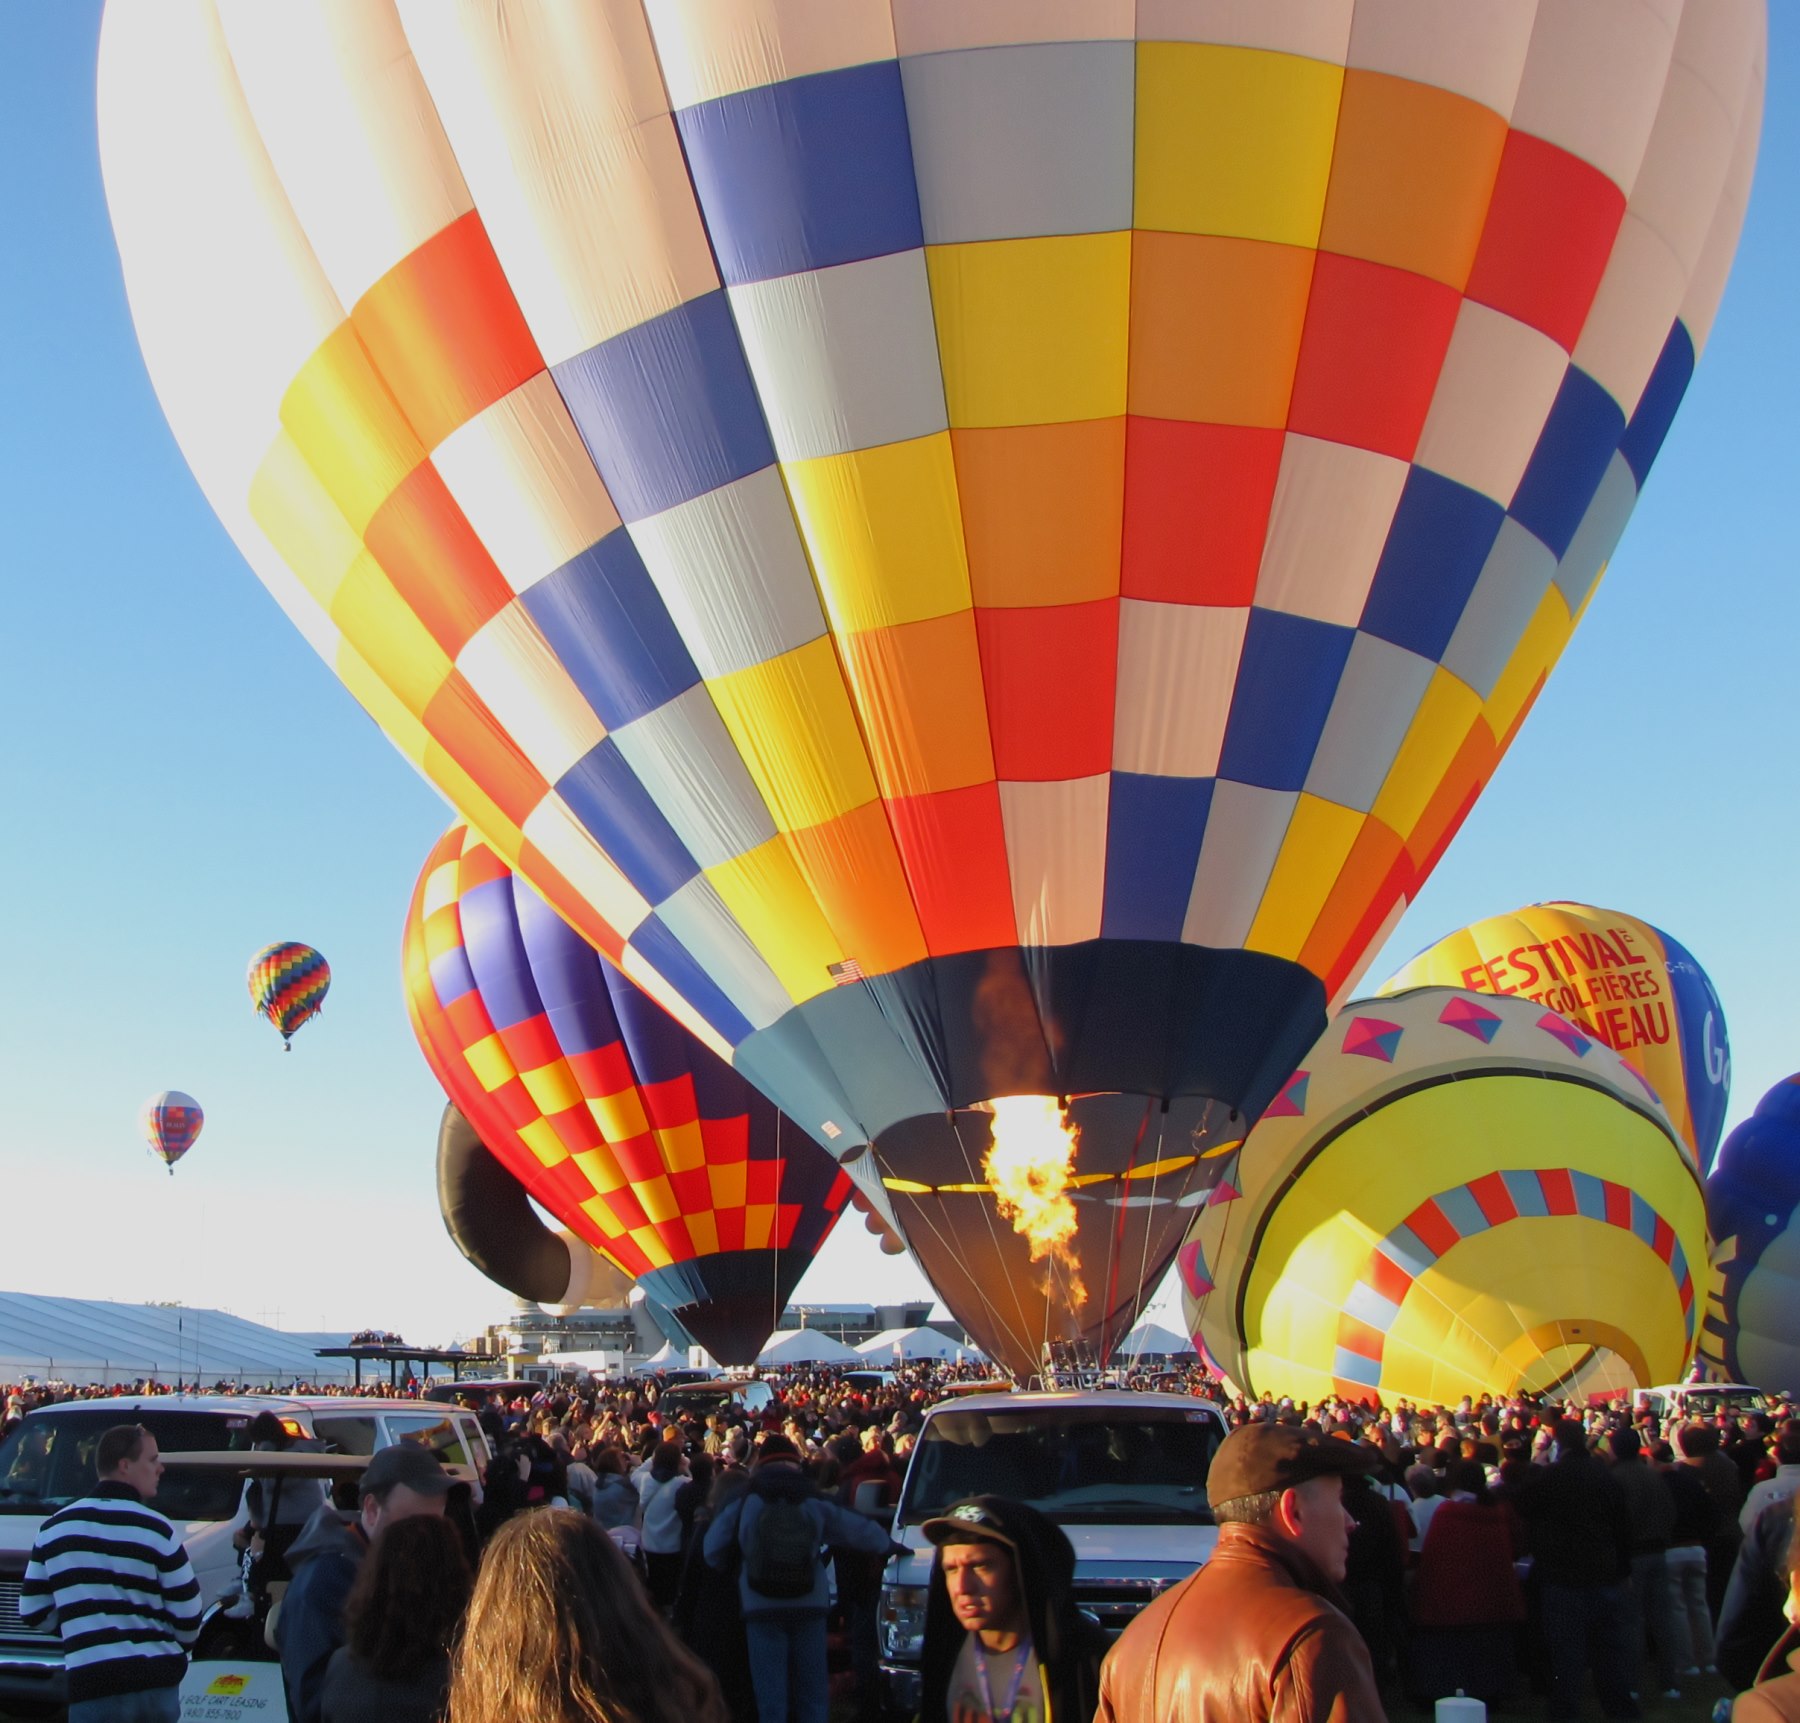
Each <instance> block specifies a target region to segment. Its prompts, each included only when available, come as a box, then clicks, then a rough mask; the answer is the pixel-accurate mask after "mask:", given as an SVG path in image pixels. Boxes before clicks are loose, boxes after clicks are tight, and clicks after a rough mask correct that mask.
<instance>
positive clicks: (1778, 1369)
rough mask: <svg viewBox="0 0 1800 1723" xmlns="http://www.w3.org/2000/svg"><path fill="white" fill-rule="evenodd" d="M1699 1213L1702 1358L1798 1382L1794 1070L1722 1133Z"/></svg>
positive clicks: (1799, 1202) (1799, 1099) (1798, 1133)
mask: <svg viewBox="0 0 1800 1723" xmlns="http://www.w3.org/2000/svg"><path fill="white" fill-rule="evenodd" d="M1706 1213H1707V1219H1708V1222H1709V1224H1710V1225H1711V1227H1712V1234H1713V1239H1714V1241H1715V1242H1714V1245H1713V1259H1712V1260H1713V1287H1712V1296H1710V1297H1709V1298H1708V1299H1707V1308H1706V1316H1705V1320H1704V1321H1703V1322H1702V1324H1701V1333H1700V1355H1701V1357H1702V1359H1703V1360H1704V1361H1705V1362H1706V1364H1707V1365H1708V1366H1709V1367H1710V1369H1711V1371H1712V1373H1713V1374H1715V1375H1717V1376H1722V1377H1723V1378H1724V1379H1725V1380H1727V1381H1732V1382H1748V1383H1750V1384H1752V1385H1753V1386H1755V1387H1759V1388H1767V1389H1770V1390H1772V1391H1774V1390H1782V1389H1789V1388H1800V1284H1797V1283H1800V1076H1794V1077H1789V1078H1787V1079H1786V1080H1785V1081H1783V1082H1780V1083H1777V1084H1776V1085H1775V1087H1774V1088H1772V1089H1771V1090H1770V1091H1769V1092H1768V1093H1767V1094H1766V1095H1764V1096H1763V1098H1762V1099H1761V1100H1760V1101H1758V1102H1757V1103H1756V1111H1755V1112H1754V1113H1752V1114H1751V1115H1750V1117H1749V1118H1747V1119H1746V1120H1745V1121H1744V1122H1743V1123H1742V1124H1741V1125H1739V1126H1738V1127H1737V1129H1736V1130H1735V1131H1733V1132H1732V1133H1731V1135H1730V1136H1728V1137H1727V1138H1726V1139H1725V1144H1724V1147H1723V1148H1721V1149H1720V1150H1719V1159H1718V1162H1717V1164H1716V1165H1715V1166H1714V1167H1713V1170H1712V1175H1711V1177H1709V1178H1708V1179H1707V1181H1706ZM1670 1380H1673V1378H1670Z"/></svg>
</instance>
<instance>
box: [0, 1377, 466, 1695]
mask: <svg viewBox="0 0 1800 1723" xmlns="http://www.w3.org/2000/svg"><path fill="white" fill-rule="evenodd" d="M258 1412H273V1413H274V1414H275V1415H276V1417H278V1418H279V1419H280V1420H281V1421H282V1424H283V1425H284V1426H285V1427H286V1429H287V1433H288V1434H289V1435H290V1436H293V1437H297V1438H301V1439H312V1440H316V1441H317V1442H319V1443H320V1444H322V1445H323V1446H324V1447H326V1448H328V1449H330V1450H332V1451H333V1452H336V1453H340V1454H373V1453H374V1452H375V1451H376V1450H377V1449H379V1448H385V1447H387V1446H388V1445H389V1444H390V1443H393V1442H418V1443H421V1444H422V1445H424V1446H425V1447H428V1448H430V1449H431V1451H432V1452H433V1453H435V1454H436V1455H437V1456H438V1458H439V1459H440V1460H442V1461H444V1462H445V1463H446V1464H452V1465H460V1466H466V1467H469V1468H470V1469H471V1471H472V1472H473V1473H474V1474H475V1475H477V1476H479V1474H480V1472H481V1471H482V1470H483V1469H484V1468H485V1467H486V1465H487V1463H488V1458H489V1454H488V1446H487V1438H486V1437H485V1436H483V1435H482V1433H481V1426H480V1425H479V1423H477V1422H476V1419H475V1415H474V1413H472V1412H466V1411H464V1410H463V1409H462V1408H461V1407H457V1406H440V1405H433V1404H430V1403H428V1402H420V1401H417V1400H375V1399H367V1400H364V1399H348V1398H343V1397H339V1396H334V1395H301V1394H295V1395H263V1394H244V1395H224V1394H202V1395H179V1394H169V1395H158V1396H144V1397H125V1398H119V1399H108V1400H69V1401H65V1402H63V1403H62V1404H61V1405H55V1406H45V1407H41V1408H40V1409H39V1410H37V1411H35V1412H30V1413H28V1414H27V1415H26V1416H25V1417H24V1418H23V1419H21V1420H20V1421H19V1423H18V1424H17V1425H15V1426H14V1428H13V1429H12V1430H11V1431H10V1432H9V1433H8V1435H7V1437H6V1439H5V1440H4V1441H3V1442H0V1714H4V1715H5V1716H25V1715H28V1714H32V1713H36V1714H40V1715H43V1714H54V1713H56V1712H59V1711H60V1710H61V1707H62V1700H63V1667H62V1662H63V1657H62V1642H61V1640H60V1639H59V1638H58V1637H57V1635H56V1633H55V1632H54V1631H53V1630H44V1629H28V1628H27V1627H26V1626H25V1625H24V1623H23V1622H21V1621H20V1619H19V1592H20V1587H21V1584H22V1582H23V1580H24V1577H25V1564H26V1562H27V1561H28V1560H29V1558H30V1555H31V1546H32V1544H33V1543H34V1542H36V1540H37V1534H38V1528H39V1527H40V1526H41V1525H42V1524H43V1522H44V1519H45V1517H46V1516H47V1515H49V1514H51V1513H54V1512H55V1511H56V1509H58V1508H60V1507H65V1506H67V1505H68V1503H70V1502H72V1501H73V1500H75V1498H76V1497H77V1496H82V1495H86V1494H87V1493H88V1491H89V1490H91V1489H92V1488H93V1487H94V1448H95V1445H96V1444H97V1443H98V1442H99V1440H100V1436H101V1434H102V1432H104V1431H105V1430H107V1429H109V1428H110V1427H111V1426H112V1425H114V1424H126V1423H137V1424H142V1425H143V1426H144V1427H145V1428H146V1429H147V1430H149V1431H150V1433H151V1434H152V1435H153V1436H155V1438H156V1445H157V1447H158V1448H159V1449H161V1450H163V1451H164V1452H169V1453H174V1452H181V1451H188V1450H192V1451H195V1452H208V1453H211V1452H228V1451H230V1450H232V1449H242V1448H247V1447H248V1445H249V1428H250V1421H251V1419H252V1418H254V1417H255V1416H256V1414H257V1413H258ZM242 1498H243V1482H242V1480H241V1479H240V1478H237V1477H235V1476H231V1475H227V1474H223V1473H211V1474H209V1473H201V1472H188V1471H183V1470H181V1469H179V1468H176V1467H171V1468H170V1470H169V1471H168V1472H167V1473H166V1474H165V1475H164V1477H163V1481H162V1487H161V1489H160V1490H158V1492H157V1495H156V1500H155V1501H154V1502H153V1503H152V1506H154V1507H155V1508H156V1509H157V1511H158V1512H159V1513H163V1514H166V1515H167V1516H168V1517H169V1518H170V1519H171V1520H172V1521H174V1523H175V1527H176V1530H177V1531H178V1532H179V1533H180V1534H181V1539H182V1542H183V1543H184V1544H185V1545H186V1546H187V1552H188V1558H189V1559H190V1560H191V1561H192V1562H193V1564H194V1574H195V1577H196V1578H197V1579H198V1580H199V1582H200V1588H201V1591H202V1593H203V1595H204V1596H205V1599H206V1601H207V1603H209V1604H210V1603H212V1602H214V1601H216V1600H217V1599H218V1598H220V1597H222V1596H224V1595H225V1594H226V1593H227V1592H230V1591H232V1590H234V1589H235V1588H236V1586H237V1582H238V1557H237V1553H236V1551H235V1550H234V1549H233V1547H232V1533H233V1532H234V1531H235V1530H236V1528H237V1526H238V1525H239V1523H240V1522H241V1520H242V1517H243V1504H242Z"/></svg>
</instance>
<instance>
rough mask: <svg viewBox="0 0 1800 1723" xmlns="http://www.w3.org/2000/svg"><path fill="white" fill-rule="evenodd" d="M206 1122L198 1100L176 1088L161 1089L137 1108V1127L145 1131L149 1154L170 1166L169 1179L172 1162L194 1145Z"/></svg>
mask: <svg viewBox="0 0 1800 1723" xmlns="http://www.w3.org/2000/svg"><path fill="white" fill-rule="evenodd" d="M205 1123H206V1115H205V1114H204V1113H203V1112H201V1111H200V1103H199V1102H198V1101H196V1100H195V1099H194V1097H193V1096H192V1095H184V1094H183V1093H182V1092H181V1091H180V1090H179V1089H164V1090H163V1092H162V1093H161V1094H160V1095H152V1096H151V1097H150V1099H149V1100H147V1101H146V1102H145V1103H144V1104H143V1106H142V1107H140V1108H139V1109H138V1129H139V1130H141V1131H142V1132H143V1133H144V1140H145V1142H147V1143H148V1144H149V1145H150V1152H151V1154H153V1155H155V1156H156V1158H157V1159H158V1160H159V1161H161V1162H162V1163H163V1165H164V1166H166V1167H167V1168H168V1169H169V1176H170V1177H171V1178H173V1177H174V1176H175V1163H176V1162H177V1161H178V1160H180V1159H181V1157H182V1156H183V1155H185V1154H186V1153H187V1152H188V1150H189V1149H191V1148H192V1147H193V1146H194V1139H195V1138H196V1137H198V1136H199V1135H200V1127H201V1126H202V1125H204V1124H205Z"/></svg>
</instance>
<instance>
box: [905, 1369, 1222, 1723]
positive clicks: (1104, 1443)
mask: <svg viewBox="0 0 1800 1723" xmlns="http://www.w3.org/2000/svg"><path fill="white" fill-rule="evenodd" d="M1225 1433H1226V1431H1225V1421H1224V1419H1223V1418H1222V1417H1221V1415H1220V1413H1219V1410H1218V1408H1217V1407H1216V1406H1213V1405H1211V1404H1209V1403H1208V1402H1206V1401H1204V1400H1197V1399H1193V1398H1191V1397H1189V1396H1187V1395H1179V1394H1130V1393H1122V1392H1119V1391H1117V1390H1097V1391H1096V1390H1084V1391H1073V1392H1065V1391H1058V1392H1048V1393H1018V1394H1009V1393H999V1394H980V1395H970V1396H968V1397H967V1398H963V1399H957V1400H946V1401H943V1402H940V1403H939V1404H938V1405H936V1406H933V1407H932V1408H931V1410H930V1411H928V1412H927V1413H926V1415H925V1425H924V1428H923V1429H922V1430H921V1431H920V1433H919V1441H918V1445H917V1447H916V1448H915V1449H914V1450H913V1455H912V1461H911V1464H910V1465H909V1466H908V1467H907V1472H906V1482H905V1485H904V1486H903V1487H902V1489H901V1492H900V1503H899V1507H898V1509H897V1510H896V1512H895V1516H894V1536H895V1538H896V1539H897V1540H898V1541H900V1542H901V1543H904V1544H905V1545H906V1549H907V1553H906V1554H905V1555H904V1556H898V1557H896V1558H895V1559H894V1561H893V1562H892V1563H891V1564H890V1565H889V1567H888V1570H887V1574H886V1577H885V1580H884V1582H883V1586H882V1593H881V1615H880V1624H881V1625H880V1633H881V1670H882V1682H883V1685H884V1687H885V1689H886V1695H885V1697H886V1700H887V1704H888V1707H889V1709H890V1711H892V1712H893V1713H895V1714H898V1715H900V1716H906V1717H911V1716H914V1715H916V1714H917V1712H918V1708H919V1658H920V1654H921V1651H922V1649H923V1640H924V1633H925V1590H926V1584H927V1582H928V1581H929V1579H930V1577H931V1563H932V1557H933V1554H934V1551H933V1549H932V1546H931V1544H930V1543H929V1542H928V1541H927V1540H926V1538H925V1536H924V1534H923V1533H922V1532H921V1531H920V1530H919V1527H920V1526H921V1525H922V1524H923V1523H924V1522H925V1521H926V1520H928V1519H930V1518H932V1517H933V1516H934V1515H936V1514H940V1513H942V1512H943V1511H944V1510H945V1509H946V1508H948V1507H949V1506H950V1505H951V1504H952V1503H954V1502H959V1501H961V1500H963V1498H964V1497H966V1496H980V1495H994V1496H1008V1497H1011V1498H1012V1499H1013V1500H1015V1501H1022V1502H1028V1503H1030V1505H1031V1506H1032V1507H1034V1508H1037V1509H1038V1510H1039V1511H1040V1512H1041V1513H1044V1514H1047V1515H1048V1516H1049V1517H1050V1518H1051V1519H1053V1520H1054V1521H1056V1523H1057V1524H1058V1525H1060V1526H1061V1527H1062V1528H1063V1530H1064V1531H1065V1532H1067V1533H1068V1535H1069V1541H1070V1542H1071V1543H1072V1544H1074V1546H1075V1596H1076V1601H1077V1602H1078V1603H1079V1604H1080V1606H1081V1607H1082V1608H1083V1609H1085V1610H1087V1611H1088V1613H1089V1614H1091V1615H1093V1616H1094V1617H1096V1618H1097V1619H1098V1620H1099V1622H1100V1624H1101V1625H1102V1626H1103V1627H1105V1628H1107V1629H1108V1630H1109V1631H1110V1632H1112V1633H1115V1634H1116V1633H1118V1632H1119V1631H1121V1630H1122V1629H1123V1628H1124V1627H1125V1625H1126V1623H1127V1622H1129V1621H1130V1620H1131V1618H1132V1617H1133V1616H1134V1615H1136V1614H1137V1612H1138V1611H1139V1610H1140V1609H1142V1608H1143V1607H1144V1605H1145V1604H1147V1603H1149V1602H1150V1600H1151V1599H1152V1598H1154V1597H1156V1596H1157V1595H1158V1594H1159V1593H1161V1592H1164V1591H1166V1590H1168V1588H1169V1587H1170V1586H1172V1585H1175V1584H1177V1583H1178V1582H1179V1581H1181V1580H1183V1579H1186V1578H1187V1576H1188V1575H1189V1574H1190V1573H1192V1572H1193V1571H1194V1569H1195V1568H1197V1567H1199V1566H1200V1565H1201V1563H1202V1562H1204V1561H1205V1560H1206V1559H1207V1558H1208V1557H1209V1556H1210V1555H1211V1554H1212V1552H1213V1546H1214V1545H1215V1544H1216V1543H1217V1542H1218V1532H1217V1530H1216V1529H1215V1527H1214V1525H1213V1517H1212V1510H1211V1508H1210V1507H1209V1506H1208V1504H1207V1498H1206V1474H1207V1469H1208V1467H1209V1466H1210V1465H1211V1464H1212V1457H1213V1455H1214V1454H1215V1453H1216V1452H1217V1451H1218V1447H1219V1444H1220V1442H1222V1441H1223V1440H1224V1439H1225Z"/></svg>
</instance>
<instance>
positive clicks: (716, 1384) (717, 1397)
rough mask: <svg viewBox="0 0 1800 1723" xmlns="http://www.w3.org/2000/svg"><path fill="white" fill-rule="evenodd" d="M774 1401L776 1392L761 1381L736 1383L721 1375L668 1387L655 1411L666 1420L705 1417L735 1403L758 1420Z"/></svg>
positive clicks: (657, 1403) (751, 1380)
mask: <svg viewBox="0 0 1800 1723" xmlns="http://www.w3.org/2000/svg"><path fill="white" fill-rule="evenodd" d="M774 1399H775V1390H774V1389H773V1388H771V1387H770V1386H769V1385H768V1383H767V1382H764V1381H762V1380H760V1379H759V1378H755V1377H752V1378H750V1379H749V1380H747V1381H733V1380H732V1379H731V1378H729V1377H725V1376H719V1377H715V1378H714V1379H713V1380H712V1381H710V1382H682V1383H679V1384H678V1385H677V1386H675V1387H673V1388H665V1389H664V1390H663V1392H662V1395H661V1397H660V1398H659V1399H658V1400H657V1402H656V1409H657V1411H659V1412H660V1413H662V1415H663V1418H664V1419H665V1420H667V1419H670V1418H704V1417H705V1416H706V1414H707V1413H708V1412H717V1411H719V1410H720V1409H721V1408H722V1407H724V1406H727V1405H731V1404H735V1405H736V1406H737V1408H738V1410H739V1411H741V1412H743V1413H744V1414H746V1415H747V1416H749V1417H757V1416H760V1415H761V1414H762V1413H763V1412H765V1411H767V1410H768V1408H769V1406H770V1405H771V1404H772V1403H773V1401H774Z"/></svg>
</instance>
